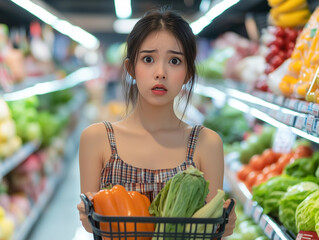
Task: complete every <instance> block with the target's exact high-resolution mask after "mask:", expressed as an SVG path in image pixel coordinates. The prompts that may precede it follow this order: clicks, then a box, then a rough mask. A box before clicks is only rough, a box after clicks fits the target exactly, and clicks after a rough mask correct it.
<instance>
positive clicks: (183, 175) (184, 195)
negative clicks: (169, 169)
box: [149, 167, 209, 232]
mask: <svg viewBox="0 0 319 240" xmlns="http://www.w3.org/2000/svg"><path fill="white" fill-rule="evenodd" d="M208 184H209V183H208V182H207V181H206V180H205V179H204V177H203V173H202V172H200V171H199V170H198V169H196V168H194V167H189V168H188V169H187V170H185V171H183V172H179V173H177V174H176V175H175V176H174V177H173V178H172V179H170V180H169V181H168V182H167V183H166V185H165V187H164V188H162V190H161V191H160V192H159V194H158V195H157V196H156V197H155V199H154V200H153V202H152V204H151V205H150V207H149V212H150V214H151V215H154V216H160V217H192V216H193V214H194V213H195V212H196V211H197V210H198V209H200V208H201V207H203V206H204V204H205V199H206V197H207V194H208V191H209V190H208ZM175 228H176V225H175V224H166V225H165V232H175ZM156 231H159V232H164V225H163V224H157V226H156ZM177 231H178V232H182V231H184V227H183V226H179V225H178V226H177Z"/></svg>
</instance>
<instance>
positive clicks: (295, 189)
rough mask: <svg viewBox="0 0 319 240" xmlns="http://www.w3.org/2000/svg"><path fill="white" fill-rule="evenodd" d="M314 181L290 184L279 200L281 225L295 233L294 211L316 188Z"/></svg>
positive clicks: (317, 187)
mask: <svg viewBox="0 0 319 240" xmlns="http://www.w3.org/2000/svg"><path fill="white" fill-rule="evenodd" d="M318 189H319V186H318V185H317V184H316V183H314V182H308V181H305V182H301V183H298V184H296V185H293V186H290V187H288V189H287V192H286V193H285V194H284V196H283V197H282V199H281V200H280V201H279V219H280V221H281V222H282V223H283V225H284V226H285V227H286V228H287V229H288V230H291V231H292V232H293V233H294V234H296V235H297V233H298V232H297V226H296V221H295V213H296V209H297V207H298V205H299V204H300V203H301V202H302V201H303V200H304V199H305V198H306V197H307V196H308V195H310V194H311V193H313V192H314V191H316V190H318Z"/></svg>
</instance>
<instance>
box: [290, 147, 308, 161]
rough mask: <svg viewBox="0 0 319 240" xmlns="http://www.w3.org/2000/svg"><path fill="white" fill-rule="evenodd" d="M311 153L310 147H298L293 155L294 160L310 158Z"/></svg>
mask: <svg viewBox="0 0 319 240" xmlns="http://www.w3.org/2000/svg"><path fill="white" fill-rule="evenodd" d="M312 153H313V150H312V148H311V147H309V146H305V145H299V146H298V147H297V148H296V149H295V153H294V156H293V157H294V158H295V159H298V158H303V157H310V156H311V155H312Z"/></svg>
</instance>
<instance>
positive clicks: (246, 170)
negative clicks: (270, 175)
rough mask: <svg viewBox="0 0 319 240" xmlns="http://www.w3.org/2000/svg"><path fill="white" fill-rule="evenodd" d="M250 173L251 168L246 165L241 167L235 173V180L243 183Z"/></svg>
mask: <svg viewBox="0 0 319 240" xmlns="http://www.w3.org/2000/svg"><path fill="white" fill-rule="evenodd" d="M251 171H252V169H251V167H250V166H248V165H243V166H242V167H241V168H240V169H239V171H238V172H237V178H238V179H239V180H241V181H243V182H244V181H245V179H246V177H247V176H248V174H249V173H250V172H251Z"/></svg>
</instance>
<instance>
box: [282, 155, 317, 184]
mask: <svg viewBox="0 0 319 240" xmlns="http://www.w3.org/2000/svg"><path fill="white" fill-rule="evenodd" d="M318 168H319V152H315V153H314V154H313V155H312V156H311V157H305V158H299V159H296V160H295V161H294V162H292V163H290V164H288V165H287V166H286V167H285V169H284V173H285V174H287V175H290V176H293V177H297V178H303V177H307V176H314V177H315V176H316V177H317V182H319V176H318V175H319V173H317V172H316V171H319V170H317V169H318Z"/></svg>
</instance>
